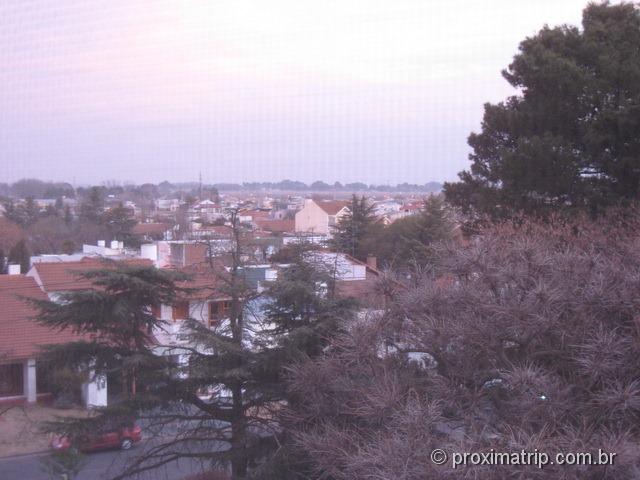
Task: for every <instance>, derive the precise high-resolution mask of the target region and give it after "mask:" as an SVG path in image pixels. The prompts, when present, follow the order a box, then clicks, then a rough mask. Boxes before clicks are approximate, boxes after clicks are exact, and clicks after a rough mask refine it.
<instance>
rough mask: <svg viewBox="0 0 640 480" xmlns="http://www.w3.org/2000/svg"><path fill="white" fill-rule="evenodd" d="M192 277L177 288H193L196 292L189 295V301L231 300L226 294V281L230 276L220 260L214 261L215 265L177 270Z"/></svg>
mask: <svg viewBox="0 0 640 480" xmlns="http://www.w3.org/2000/svg"><path fill="white" fill-rule="evenodd" d="M175 271H177V272H182V273H185V274H187V275H189V276H190V277H191V279H190V280H188V281H184V282H177V283H176V286H178V287H180V288H193V289H196V291H195V292H193V293H191V294H189V295H187V299H188V300H214V299H216V300H220V299H229V298H230V297H229V295H228V294H227V293H225V292H223V290H224V286H225V282H224V279H225V278H228V276H229V274H228V273H227V271H226V270H225V268H224V264H223V263H222V261H221V260H220V259H214V261H213V265H198V266H196V265H192V266H187V267H184V268H178V269H175Z"/></svg>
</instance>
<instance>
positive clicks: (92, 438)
mask: <svg viewBox="0 0 640 480" xmlns="http://www.w3.org/2000/svg"><path fill="white" fill-rule="evenodd" d="M140 440H142V429H141V428H140V427H139V426H137V425H135V424H134V425H129V426H121V427H117V428H112V429H110V428H109V429H105V430H104V431H103V432H100V433H97V434H95V435H83V436H81V437H78V438H76V439H71V438H69V437H68V436H60V435H59V436H56V437H54V439H53V440H52V441H51V448H53V449H54V450H69V449H71V448H76V449H78V450H79V451H81V452H93V451H96V450H107V449H111V448H121V449H122V450H129V449H130V448H131V447H133V444H134V443H137V442H139V441H140Z"/></svg>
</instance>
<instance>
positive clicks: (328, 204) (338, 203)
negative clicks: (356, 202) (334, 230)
mask: <svg viewBox="0 0 640 480" xmlns="http://www.w3.org/2000/svg"><path fill="white" fill-rule="evenodd" d="M316 203H317V204H318V206H319V207H320V208H321V209H322V210H324V211H325V212H326V213H327V214H328V215H335V214H337V213H338V212H339V211H340V210H342V209H343V208H344V207H346V206H348V205H349V203H350V202H349V201H346V200H328V201H316Z"/></svg>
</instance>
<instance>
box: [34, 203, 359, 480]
mask: <svg viewBox="0 0 640 480" xmlns="http://www.w3.org/2000/svg"><path fill="white" fill-rule="evenodd" d="M232 227H233V236H234V238H233V242H232V244H233V247H232V249H231V250H230V251H229V252H227V257H228V260H227V267H226V268H221V266H220V264H219V262H218V260H216V259H211V260H210V262H209V264H208V265H201V266H200V267H198V268H202V269H204V272H205V273H206V274H207V275H210V279H211V280H210V284H211V285H210V287H203V288H202V289H200V290H199V291H198V292H197V293H198V295H205V297H207V298H209V295H210V296H211V298H220V296H223V297H225V298H228V299H229V300H228V310H227V311H226V312H225V314H224V316H223V318H220V319H219V322H218V323H217V324H214V325H213V326H212V327H210V326H209V325H205V324H203V323H202V322H201V321H199V320H196V319H188V320H187V321H186V322H185V324H184V325H183V328H182V330H181V339H182V342H181V343H180V345H157V344H154V345H152V344H151V342H150V340H151V338H150V335H151V333H152V332H154V331H155V330H156V329H158V328H162V327H163V323H164V322H162V321H161V320H159V319H157V318H156V317H154V316H153V315H152V314H151V309H150V308H149V306H151V305H159V304H165V305H172V304H174V302H175V301H176V299H177V298H179V297H180V296H181V295H183V294H185V295H191V294H194V293H196V292H194V291H193V290H189V289H188V284H189V283H188V282H187V283H186V284H183V283H182V282H181V283H179V284H176V281H177V280H184V278H177V277H176V274H175V273H171V272H168V271H165V270H155V269H152V268H146V267H145V268H142V267H136V268H133V267H117V268H111V269H105V270H102V271H97V272H92V273H90V274H84V276H85V277H86V278H90V279H92V280H93V281H94V284H95V288H94V289H93V290H90V291H85V292H74V293H69V294H65V295H64V296H63V297H62V298H61V300H62V302H61V303H52V302H39V303H38V306H39V307H40V308H41V312H42V313H41V315H40V321H41V322H43V323H45V324H46V325H49V326H51V327H54V328H65V327H66V328H72V329H73V330H75V331H77V332H79V333H86V334H91V337H89V338H90V339H89V340H84V341H80V342H76V343H74V344H71V345H65V346H61V347H52V348H51V349H50V350H49V353H48V356H47V358H48V360H49V361H50V362H51V363H52V364H54V365H60V366H75V367H78V366H83V365H84V366H85V369H88V368H91V369H92V370H93V371H94V372H95V373H96V374H107V373H110V374H111V375H113V374H114V373H119V374H121V375H122V376H123V377H124V378H126V380H127V384H129V385H132V388H131V390H132V391H134V388H133V386H134V385H135V396H130V397H129V398H126V399H125V400H124V401H122V402H121V403H119V404H116V405H110V406H109V407H108V408H106V409H104V410H101V411H100V412H99V413H100V414H99V416H97V417H96V418H93V419H90V420H86V419H84V420H76V421H74V422H72V423H71V424H68V423H63V424H62V425H57V428H58V429H63V430H66V431H70V432H78V431H82V430H83V429H85V430H86V428H92V426H94V425H95V424H96V423H97V422H98V423H99V422H106V421H109V419H113V417H114V416H115V417H118V416H119V417H121V416H127V417H132V416H135V417H138V418H141V419H143V420H144V421H145V422H146V423H147V424H150V425H152V426H153V427H152V428H151V427H150V428H149V430H151V432H150V433H152V434H153V433H158V434H163V435H164V436H163V437H162V438H158V439H157V440H156V442H155V443H154V444H153V445H152V446H151V447H150V448H148V449H147V450H146V451H145V452H144V453H143V454H142V455H141V456H139V457H138V458H136V459H135V460H134V461H133V462H132V463H131V464H130V465H129V466H128V467H127V469H126V471H124V472H122V475H121V477H122V478H124V477H125V476H127V475H134V474H136V473H139V472H142V471H145V470H150V469H154V468H157V467H159V466H162V465H164V464H165V463H167V462H170V461H172V460H174V459H176V458H180V457H188V458H191V459H200V460H202V461H203V462H206V463H208V464H210V466H220V465H223V466H230V470H231V473H232V476H233V478H234V479H241V478H246V477H248V476H249V474H250V473H251V471H252V470H256V468H258V465H259V464H261V463H264V460H265V459H267V458H269V455H270V454H271V453H272V452H273V451H275V450H276V447H277V445H278V437H282V435H283V432H282V429H281V428H280V427H279V426H278V422H277V418H276V417H275V413H276V412H277V411H278V410H279V408H280V407H281V406H282V405H283V402H286V401H287V394H286V388H285V382H284V375H285V374H286V367H287V366H288V365H290V364H291V362H292V361H293V360H295V359H297V358H300V357H301V356H305V355H315V354H317V353H318V352H319V351H320V350H321V345H322V344H323V342H324V340H323V339H324V338H328V337H329V336H330V334H331V332H334V331H337V330H338V329H337V328H336V327H335V322H337V321H338V319H339V318H341V317H345V316H346V315H347V314H348V313H347V312H349V308H348V304H346V303H343V302H338V301H335V300H334V299H333V298H332V297H331V295H330V293H329V290H331V289H329V290H328V287H329V286H330V282H331V277H330V276H327V275H326V274H324V273H315V272H316V271H315V270H310V269H309V267H308V265H307V264H304V263H302V260H300V261H298V262H296V264H295V265H292V266H291V267H289V268H288V269H286V270H285V271H284V272H283V274H282V276H281V277H280V278H279V279H278V281H277V282H275V283H274V284H273V285H272V286H271V287H270V288H269V289H268V293H267V295H266V296H265V295H263V296H260V295H259V294H258V293H257V291H256V290H255V289H254V288H252V287H251V286H250V285H249V284H248V283H247V281H246V278H247V275H246V272H247V268H248V267H247V265H246V264H245V263H246V261H247V259H248V258H250V256H249V255H250V252H251V251H252V248H251V245H250V244H249V243H248V241H247V239H246V237H245V233H244V232H243V230H242V229H241V228H240V226H239V223H238V221H237V216H236V215H233V216H232ZM299 258H300V259H301V258H302V257H299ZM177 285H180V287H179V288H178V286H177ZM330 324H331V325H332V326H331V327H330V328H329V327H328V326H324V325H330ZM321 325H323V326H321ZM158 349H160V350H164V354H165V355H163V356H159V355H157V354H158V353H160V352H159V350H158ZM166 354H170V355H166ZM175 355H180V356H186V357H187V358H188V361H187V362H181V363H179V364H177V365H176V364H175V363H172V362H171V361H170V360H169V359H170V358H171V357H172V356H175ZM204 393H207V394H209V395H210V397H209V398H207V397H204V396H203V394H204ZM176 428H177V429H178V433H177V434H176ZM148 433H149V432H148ZM265 468H266V467H265Z"/></svg>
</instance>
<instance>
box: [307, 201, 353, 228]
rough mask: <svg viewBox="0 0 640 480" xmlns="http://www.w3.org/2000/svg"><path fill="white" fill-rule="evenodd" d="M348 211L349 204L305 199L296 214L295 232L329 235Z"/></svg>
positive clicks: (346, 202)
mask: <svg viewBox="0 0 640 480" xmlns="http://www.w3.org/2000/svg"><path fill="white" fill-rule="evenodd" d="M348 211H349V202H348V201H343V200H330V201H321V200H313V199H310V198H308V199H306V200H305V201H304V206H303V207H302V209H301V210H299V211H298V212H296V227H295V228H296V232H307V233H314V234H322V235H330V234H331V233H332V232H331V230H332V227H333V226H335V225H336V223H338V221H339V220H340V218H341V217H342V216H343V215H345V214H346V213H347V212H348Z"/></svg>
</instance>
